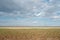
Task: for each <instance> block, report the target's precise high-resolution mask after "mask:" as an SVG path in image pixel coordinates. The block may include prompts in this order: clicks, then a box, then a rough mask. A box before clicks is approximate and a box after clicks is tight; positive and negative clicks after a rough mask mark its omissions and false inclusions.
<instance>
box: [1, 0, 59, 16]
mask: <svg viewBox="0 0 60 40" xmlns="http://www.w3.org/2000/svg"><path fill="white" fill-rule="evenodd" d="M59 5H60V0H0V16H12V17H17V16H18V17H37V16H38V17H41V16H42V17H43V16H44V17H50V16H54V15H55V13H54V12H56V11H60V9H59V8H60V6H59ZM40 14H41V15H40ZM56 14H57V13H56Z"/></svg>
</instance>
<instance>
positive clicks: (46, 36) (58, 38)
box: [0, 29, 60, 40]
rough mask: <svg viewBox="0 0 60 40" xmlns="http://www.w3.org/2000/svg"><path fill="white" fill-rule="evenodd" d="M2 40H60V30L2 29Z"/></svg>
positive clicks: (0, 37)
mask: <svg viewBox="0 0 60 40" xmlns="http://www.w3.org/2000/svg"><path fill="white" fill-rule="evenodd" d="M0 40H60V29H0Z"/></svg>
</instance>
